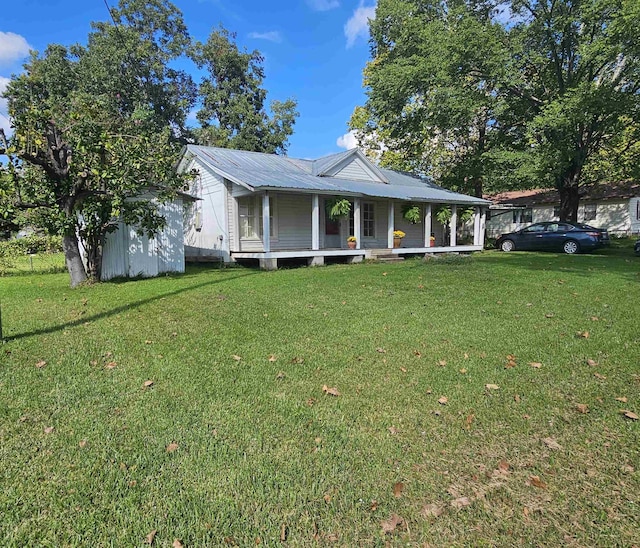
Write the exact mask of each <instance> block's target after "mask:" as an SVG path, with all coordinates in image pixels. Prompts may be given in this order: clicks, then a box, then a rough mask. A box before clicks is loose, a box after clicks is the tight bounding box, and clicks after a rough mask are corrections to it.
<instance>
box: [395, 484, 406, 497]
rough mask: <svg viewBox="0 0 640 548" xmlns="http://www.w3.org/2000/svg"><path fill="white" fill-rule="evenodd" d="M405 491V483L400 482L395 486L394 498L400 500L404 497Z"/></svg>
mask: <svg viewBox="0 0 640 548" xmlns="http://www.w3.org/2000/svg"><path fill="white" fill-rule="evenodd" d="M403 490H404V483H402V482H401V481H399V482H398V483H396V484H395V485H394V486H393V496H394V497H396V498H397V499H399V498H400V497H401V496H402V491H403Z"/></svg>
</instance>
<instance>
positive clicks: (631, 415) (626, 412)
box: [622, 409, 638, 421]
mask: <svg viewBox="0 0 640 548" xmlns="http://www.w3.org/2000/svg"><path fill="white" fill-rule="evenodd" d="M622 414H623V415H624V416H625V417H627V418H628V419H631V420H632V421H637V420H638V415H636V414H635V413H634V412H633V411H629V410H627V409H623V410H622Z"/></svg>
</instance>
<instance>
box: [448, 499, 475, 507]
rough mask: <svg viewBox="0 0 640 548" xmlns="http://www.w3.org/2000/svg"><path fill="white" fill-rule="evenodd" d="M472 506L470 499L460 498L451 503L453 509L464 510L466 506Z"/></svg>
mask: <svg viewBox="0 0 640 548" xmlns="http://www.w3.org/2000/svg"><path fill="white" fill-rule="evenodd" d="M470 504H471V500H470V499H469V497H458V498H457V499H454V500H452V501H451V506H452V507H453V508H464V507H465V506H469V505H470Z"/></svg>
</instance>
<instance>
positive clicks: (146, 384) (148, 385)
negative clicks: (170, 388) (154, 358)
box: [142, 381, 153, 388]
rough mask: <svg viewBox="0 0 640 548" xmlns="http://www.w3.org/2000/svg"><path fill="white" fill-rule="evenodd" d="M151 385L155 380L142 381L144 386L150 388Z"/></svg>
mask: <svg viewBox="0 0 640 548" xmlns="http://www.w3.org/2000/svg"><path fill="white" fill-rule="evenodd" d="M151 386H153V381H144V383H142V388H150V387H151Z"/></svg>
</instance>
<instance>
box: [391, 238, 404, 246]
mask: <svg viewBox="0 0 640 548" xmlns="http://www.w3.org/2000/svg"><path fill="white" fill-rule="evenodd" d="M401 243H402V238H394V239H393V247H400V244H401Z"/></svg>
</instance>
